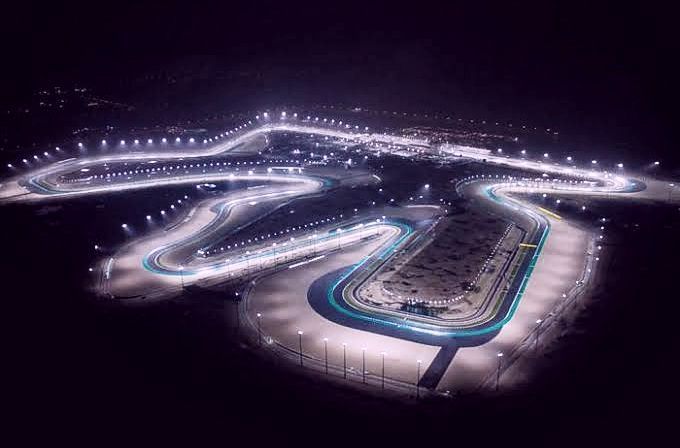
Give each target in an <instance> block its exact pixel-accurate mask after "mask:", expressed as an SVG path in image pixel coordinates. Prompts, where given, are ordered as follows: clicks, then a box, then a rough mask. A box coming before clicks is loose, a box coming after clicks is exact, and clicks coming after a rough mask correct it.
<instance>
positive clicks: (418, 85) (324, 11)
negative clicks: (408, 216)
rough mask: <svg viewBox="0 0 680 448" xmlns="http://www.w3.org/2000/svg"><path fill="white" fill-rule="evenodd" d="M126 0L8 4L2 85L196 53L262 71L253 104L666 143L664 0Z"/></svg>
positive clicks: (116, 71)
mask: <svg viewBox="0 0 680 448" xmlns="http://www.w3.org/2000/svg"><path fill="white" fill-rule="evenodd" d="M136 3H137V4H136V5H135V6H130V5H123V4H120V3H118V2H106V3H103V4H100V3H99V2H76V3H75V4H71V6H69V7H66V6H63V5H54V4H50V5H39V6H38V5H35V4H34V5H31V4H30V2H29V4H28V5H27V6H26V5H25V4H24V3H21V5H17V4H15V5H14V6H13V7H12V8H13V9H15V12H14V13H13V14H12V15H11V17H12V19H11V20H6V21H5V23H4V24H3V30H2V33H3V34H5V35H6V37H4V38H3V39H2V40H3V45H6V46H8V49H7V50H6V51H5V52H3V54H4V57H5V60H8V61H12V62H11V63H10V64H7V65H6V66H5V70H4V71H3V74H2V76H3V78H6V80H5V82H4V83H3V91H4V92H8V93H7V94H16V93H17V92H20V91H22V90H24V89H25V88H30V87H35V86H43V85H46V84H49V83H50V82H51V81H52V80H74V79H77V80H81V82H83V83H87V82H89V81H90V80H92V79H99V80H101V79H105V80H111V79H113V78H116V77H120V78H125V77H130V76H134V75H133V74H134V73H145V72H146V71H151V72H153V71H157V70H159V69H162V68H163V67H173V66H175V65H177V64H190V63H191V61H192V59H191V58H196V57H198V58H199V60H200V61H201V63H202V64H203V66H202V67H203V68H204V69H205V63H206V62H205V61H206V60H208V61H209V63H208V68H207V69H208V70H212V69H216V68H218V69H221V70H225V69H227V70H241V71H245V72H249V73H250V72H253V73H257V74H258V76H260V77H261V84H262V86H263V87H266V89H258V88H254V89H253V91H251V92H245V93H244V96H251V97H257V98H258V101H259V103H261V104H281V103H290V104H294V103H301V102H309V101H311V100H313V99H316V100H318V101H319V102H322V103H326V104H334V103H335V104H340V103H342V104H348V103H349V104H351V103H359V104H363V105H370V106H373V107H378V108H380V107H382V108H387V109H390V108H394V109H396V110H400V111H401V110H405V111H422V112H426V111H444V112H447V113H448V112H452V113H458V114H460V115H462V116H471V117H476V118H479V119H484V118H486V119H492V120H495V119H500V120H508V121H526V122H529V123H532V124H536V125H539V126H546V127H553V128H557V129H561V130H563V131H569V132H572V133H574V134H585V135H587V136H588V137H592V138H593V139H596V140H597V141H602V142H603V143H604V144H605V146H606V144H607V143H608V144H609V145H610V146H613V147H616V146H617V145H618V144H621V143H622V142H623V143H625V142H628V143H633V144H639V143H642V142H650V143H652V144H654V145H655V146H659V147H663V149H662V152H666V153H670V152H671V151H672V147H673V144H672V142H671V135H670V132H669V127H670V125H671V124H672V121H671V118H672V116H671V114H670V113H669V110H670V107H671V105H672V102H671V99H670V97H671V93H672V92H673V91H674V90H675V85H674V81H673V75H672V73H671V72H670V71H669V69H670V67H671V66H672V62H673V61H672V59H673V57H674V56H673V55H674V54H677V53H678V51H677V50H678V48H677V47H678V44H677V39H674V38H673V31H672V30H673V28H672V22H671V17H672V15H671V14H670V11H663V10H662V9H658V8H656V7H651V5H649V4H646V3H640V4H637V5H633V6H631V5H629V4H628V2H626V5H623V4H620V3H617V4H615V5H610V6H598V5H595V4H591V3H589V2H582V3H581V2H564V4H553V3H552V2H529V3H524V4H523V5H522V7H521V8H520V7H518V6H517V5H515V4H514V3H513V2H499V3H496V4H487V5H485V6H474V7H471V6H470V5H454V4H451V3H448V4H447V5H446V6H441V5H440V6H437V7H433V6H428V5H425V4H420V3H413V2H412V3H408V4H404V5H397V4H396V3H389V2H381V3H380V4H379V5H367V4H352V3H348V2H331V3H328V2H316V3H304V4H303V3H297V2H296V3H295V4H291V3H289V2H272V3H271V4H270V3H268V2H241V3H242V4H238V5H234V4H233V3H232V2H222V3H216V4H212V5H210V4H203V3H200V2H198V3H197V2H187V3H181V2H174V1H171V2H149V1H144V2H136ZM547 3H549V4H547ZM666 12H667V14H666ZM9 17H10V15H7V16H6V18H7V19H9ZM263 92H266V93H263Z"/></svg>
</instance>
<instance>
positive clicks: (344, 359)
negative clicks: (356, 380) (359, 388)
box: [342, 342, 347, 379]
mask: <svg viewBox="0 0 680 448" xmlns="http://www.w3.org/2000/svg"><path fill="white" fill-rule="evenodd" d="M342 377H343V378H344V379H347V343H346V342H343V343H342Z"/></svg>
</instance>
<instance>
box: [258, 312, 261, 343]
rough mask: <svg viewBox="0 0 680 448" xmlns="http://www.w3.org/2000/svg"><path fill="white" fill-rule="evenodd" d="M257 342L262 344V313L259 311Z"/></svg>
mask: <svg viewBox="0 0 680 448" xmlns="http://www.w3.org/2000/svg"><path fill="white" fill-rule="evenodd" d="M257 342H258V344H259V345H262V314H260V313H257Z"/></svg>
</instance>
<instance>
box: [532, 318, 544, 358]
mask: <svg viewBox="0 0 680 448" xmlns="http://www.w3.org/2000/svg"><path fill="white" fill-rule="evenodd" d="M542 323H543V320H542V319H536V325H538V327H536V342H535V344H534V352H536V351H538V337H539V334H540V332H541V324H542Z"/></svg>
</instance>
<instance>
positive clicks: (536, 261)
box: [0, 123, 667, 391]
mask: <svg viewBox="0 0 680 448" xmlns="http://www.w3.org/2000/svg"><path fill="white" fill-rule="evenodd" d="M271 132H296V133H303V134H313V135H315V136H323V137H330V138H334V139H340V140H342V141H352V142H361V143H365V144H367V145H369V146H371V145H374V146H376V147H377V149H376V151H381V149H380V145H388V144H389V145H411V146H415V147H418V148H423V147H426V145H425V143H424V142H421V141H410V140H408V139H405V138H403V137H398V136H389V135H386V134H377V133H372V134H369V133H367V132H364V133H361V132H356V131H352V130H351V129H340V130H338V129H328V128H323V127H318V126H315V125H314V124H312V123H305V124H289V123H274V124H271V123H270V124H264V125H260V126H252V128H251V129H248V130H245V131H244V132H241V133H240V134H239V135H237V136H234V137H232V138H225V141H224V142H221V143H218V144H216V145H212V146H209V147H206V148H203V149H200V150H194V151H184V150H177V151H166V152H153V151H150V152H135V153H133V154H130V153H127V154H119V153H116V154H109V155H98V156H94V157H83V158H73V159H70V160H66V161H63V162H57V163H51V164H49V165H47V166H44V167H39V168H37V169H35V170H31V171H29V172H28V173H27V174H22V175H19V176H15V177H14V178H11V179H9V180H8V181H6V182H4V183H3V184H2V186H1V187H0V200H4V201H27V202H29V201H40V200H44V199H58V198H64V199H65V198H68V197H73V196H79V195H90V194H105V193H107V192H110V191H128V190H135V189H142V188H151V187H156V186H162V185H176V184H185V183H199V182H212V181H225V180H227V181H234V180H247V181H249V182H261V185H260V186H261V188H258V189H257V190H250V189H244V190H238V191H235V192H231V193H229V194H227V195H225V196H223V197H220V198H217V199H211V200H206V201H204V202H202V203H199V204H197V205H196V206H195V208H194V209H192V210H191V211H190V212H189V214H188V216H187V218H185V219H184V220H183V221H182V222H181V223H179V224H178V225H176V226H173V228H171V229H170V230H167V229H166V230H159V231H157V232H153V233H152V234H150V235H146V236H144V237H140V238H135V239H133V240H132V241H131V242H130V243H128V244H126V245H124V246H123V247H122V248H120V249H119V250H118V251H117V253H116V254H115V255H114V256H112V257H110V258H108V259H104V260H102V261H101V264H100V268H101V273H100V275H99V277H98V283H97V284H96V285H95V289H96V290H97V291H98V292H99V293H101V294H105V295H107V296H109V297H111V298H116V299H120V300H129V301H134V300H145V301H148V300H153V299H156V300H163V298H164V297H167V296H168V295H172V294H175V295H176V294H178V293H180V292H181V290H182V289H183V288H184V287H186V286H188V285H191V284H209V283H212V284H215V283H219V282H220V281H225V280H231V279H234V278H253V277H255V278H256V281H255V285H254V286H253V287H251V288H249V289H248V294H247V298H246V300H245V302H244V305H243V312H244V314H245V315H246V318H247V321H249V322H250V324H251V326H252V328H253V329H255V328H256V327H257V328H258V329H259V330H260V331H262V332H264V334H266V339H267V341H268V344H270V345H272V346H275V347H278V348H279V349H280V350H283V351H284V352H287V353H288V355H290V356H292V358H296V356H301V359H302V360H303V363H306V364H307V365H308V366H309V365H311V366H314V367H315V368H318V369H324V368H325V364H326V359H328V356H331V355H332V356H331V357H332V358H333V359H334V361H333V360H331V361H330V363H331V364H332V365H333V366H334V369H335V371H336V372H337V369H338V356H337V355H338V350H340V348H342V352H343V354H344V359H345V362H343V368H342V372H343V374H346V373H347V372H350V373H351V374H350V377H354V379H355V380H357V381H359V380H360V381H364V376H363V375H362V374H361V373H362V372H366V374H367V375H368V380H367V381H368V382H374V383H375V382H377V381H378V380H379V379H380V382H381V385H382V384H383V383H382V381H383V378H387V382H388V387H394V388H397V389H406V390H408V389H409V387H411V386H412V385H414V384H415V383H416V382H419V383H420V384H421V385H423V386H425V387H428V388H431V389H437V390H440V391H448V390H458V389H462V388H471V387H477V386H478V385H479V384H480V383H481V382H483V381H484V380H486V379H487V378H488V377H489V375H490V373H493V371H494V370H495V367H496V364H497V362H498V361H497V360H498V359H499V358H498V357H497V356H496V355H497V353H500V352H503V353H508V352H512V350H513V347H515V346H517V344H518V343H520V342H521V341H522V340H523V339H525V338H526V337H527V335H528V334H530V333H531V332H532V331H533V330H534V328H535V324H534V323H535V322H536V319H538V318H539V316H545V315H547V314H548V313H549V312H550V310H551V309H552V308H554V307H555V306H556V305H557V304H558V303H559V302H560V300H561V299H562V295H563V294H564V292H563V291H569V290H570V289H571V287H570V285H572V286H573V284H575V283H578V282H584V281H587V280H588V275H586V270H587V272H590V271H591V269H590V268H586V266H590V265H591V263H592V260H590V259H589V257H590V258H593V257H594V255H593V249H592V239H593V235H592V234H591V233H590V232H588V231H585V230H583V229H580V228H577V227H575V226H573V225H571V224H570V223H567V222H565V221H564V220H563V219H561V217H559V215H557V214H555V213H553V212H550V211H549V210H546V209H540V208H536V207H535V206H532V205H530V204H529V203H527V202H524V201H522V200H521V199H520V198H519V197H518V196H513V194H514V193H526V192H534V193H536V192H548V193H551V194H563V195H594V196H610V195H615V194H628V195H630V196H634V197H635V196H637V197H641V198H648V199H657V200H664V199H665V198H666V194H667V189H666V188H665V185H664V183H663V182H660V181H657V180H654V179H646V181H645V183H643V182H640V181H635V180H630V179H628V178H627V177H624V176H622V175H620V174H616V175H614V174H611V173H604V172H594V171H592V170H581V169H578V168H575V167H569V166H568V167H563V166H557V165H551V164H546V163H543V162H533V161H527V160H524V159H509V158H507V157H496V156H493V155H485V156H484V159H485V160H486V162H487V163H490V164H492V165H493V164H495V165H505V166H511V167H512V168H515V169H518V170H522V171H523V172H526V173H528V174H527V176H526V177H522V178H511V177H509V176H508V177H505V176H503V177H501V178H499V177H498V176H496V177H492V176H488V177H486V176H479V175H475V176H470V177H468V178H466V179H462V180H461V181H460V182H459V183H458V184H457V185H456V189H457V190H458V192H459V194H461V195H462V196H465V197H468V198H471V199H473V200H474V201H475V203H477V204H478V206H479V207H481V208H485V209H487V210H489V211H490V212H491V213H494V214H498V215H501V216H503V217H504V218H505V219H507V220H508V221H511V222H514V223H516V225H518V226H519V227H520V228H522V229H523V230H524V235H525V237H524V240H523V241H522V243H523V244H525V245H526V247H531V248H532V249H530V250H522V251H516V252H515V254H513V258H512V260H511V261H510V263H509V265H508V266H507V268H508V271H507V272H509V273H510V274H509V275H507V278H504V282H505V283H504V284H502V285H501V284H500V283H499V285H497V287H495V288H493V289H492V292H491V293H490V294H489V297H488V300H487V302H486V306H484V307H483V312H480V313H477V314H475V315H473V316H464V317H462V318H460V319H452V320H448V321H443V320H438V319H436V318H429V317H426V316H420V315H406V314H404V313H399V312H387V311H386V310H383V309H379V308H377V307H371V306H369V305H367V304H366V303H363V302H362V301H361V300H359V299H358V298H357V294H356V292H357V290H358V289H359V288H360V287H361V285H362V284H363V283H364V282H365V281H367V280H368V279H370V278H371V276H372V275H373V274H374V273H375V272H376V271H377V270H378V269H379V267H380V266H382V264H383V263H384V262H385V261H386V260H387V259H389V257H390V256H391V254H393V253H394V252H395V251H398V250H400V248H402V247H403V246H405V245H407V244H409V243H412V242H413V241H414V240H417V239H418V236H419V235H421V234H422V232H424V231H425V229H426V228H427V226H428V224H431V223H432V222H433V221H434V220H436V219H437V217H438V216H441V212H436V211H433V210H431V209H428V210H425V208H422V207H421V208H418V207H416V208H412V209H407V208H403V207H402V208H399V209H394V210H391V211H383V213H386V214H384V215H383V214H381V213H378V214H377V215H371V216H369V215H367V216H364V217H360V218H359V219H355V220H354V221H353V222H351V223H350V222H344V223H343V222H337V223H330V224H329V225H328V226H326V227H324V228H320V229H319V230H318V231H316V232H315V233H313V234H312V233H311V232H309V233H308V234H306V235H305V237H304V238H298V239H297V240H295V239H294V238H291V239H285V240H283V239H277V240H273V241H274V242H273V243H272V242H269V241H268V242H267V244H266V245H265V244H260V245H254V246H253V247H251V250H249V251H246V253H243V252H239V253H233V254H232V253H226V254H224V255H220V257H219V258H215V257H207V258H202V257H197V256H195V253H196V252H197V250H198V249H199V248H201V247H204V246H206V245H207V244H209V243H210V242H211V241H214V240H215V239H216V238H219V237H222V236H223V235H224V234H225V232H231V233H237V232H238V231H239V229H242V228H244V227H247V226H248V225H249V224H251V223H252V222H255V221H257V220H261V219H263V217H266V216H267V215H268V214H269V213H271V212H272V211H273V210H275V209H276V208H277V207H279V206H281V204H285V203H288V202H290V201H293V200H299V199H302V198H304V197H306V196H309V195H318V194H325V193H326V192H328V191H329V190H331V189H333V188H344V187H347V186H348V185H358V184H370V183H371V182H375V179H374V178H375V176H371V175H370V174H369V173H359V174H356V175H353V176H352V178H351V179H348V178H344V179H343V176H342V175H339V174H338V173H332V172H324V170H322V169H319V170H318V171H315V169H307V168H305V169H304V170H303V169H301V167H300V166H299V165H292V166H265V165H262V166H257V167H253V168H251V169H248V170H247V172H244V171H245V170H242V171H235V170H234V167H233V166H229V167H228V168H227V167H226V166H223V165H219V164H217V165H215V164H214V163H213V162H211V163H210V164H209V165H208V164H207V163H206V162H202V160H207V159H206V158H210V157H213V156H215V155H225V154H228V153H229V151H233V150H237V149H243V148H244V147H247V146H248V145H253V146H254V147H255V148H257V147H258V146H261V142H260V143H259V144H257V143H255V144H254V143H253V142H257V140H258V139H259V140H261V139H262V138H265V139H266V137H267V135H268V134H269V133H271ZM455 155H456V156H462V157H470V158H474V159H479V158H480V157H482V156H479V155H477V154H469V153H461V154H455ZM442 157H450V155H442ZM187 160H191V161H190V162H187ZM150 161H153V162H161V163H166V165H164V167H163V170H162V171H161V170H160V168H159V170H158V171H156V170H155V169H154V171H152V172H149V169H147V170H146V173H147V174H146V176H144V171H142V172H141V173H139V172H137V171H135V173H134V174H135V175H134V176H133V175H132V174H130V175H128V174H127V173H125V174H124V175H123V176H122V177H121V176H118V178H117V179H116V178H113V179H112V178H105V177H104V175H100V178H99V179H97V178H93V179H92V180H91V181H89V182H88V183H87V184H82V183H75V184H74V183H63V182H60V179H63V176H64V174H65V173H73V172H75V171H78V170H81V171H85V170H90V169H93V170H96V168H97V167H99V166H102V165H106V164H111V165H113V164H126V163H140V162H150ZM172 163H175V164H176V165H174V167H175V169H174V170H173V167H172V165H167V164H172ZM186 163H189V167H188V168H187V166H186ZM225 163H226V162H225ZM180 165H181V166H180ZM193 165H195V167H194V166H193ZM166 168H169V169H167V170H166ZM249 168H250V167H249ZM198 170H200V171H201V172H197V171H198ZM539 172H540V173H542V176H540V177H538V176H537V175H536V174H535V173H539ZM546 173H549V174H550V175H556V176H560V178H559V179H554V178H553V179H551V178H550V176H548V175H546ZM139 174H141V175H139ZM107 177H108V176H107ZM503 277H506V276H505V275H503ZM300 332H302V333H301V334H300ZM301 341H302V342H303V344H301ZM300 345H302V346H303V347H302V353H300ZM329 352H330V355H327V353H329ZM367 356H368V360H367ZM378 360H379V361H380V365H379V366H376V362H378ZM360 361H361V362H360ZM501 361H502V359H501ZM345 364H347V365H348V367H347V368H345V367H344V365H345ZM383 366H385V368H384V370H385V373H384V375H382V371H383ZM378 367H380V368H378ZM379 370H380V371H381V375H378V371H379ZM499 370H500V367H499ZM419 373H420V374H419ZM379 377H380V378H379Z"/></svg>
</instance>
